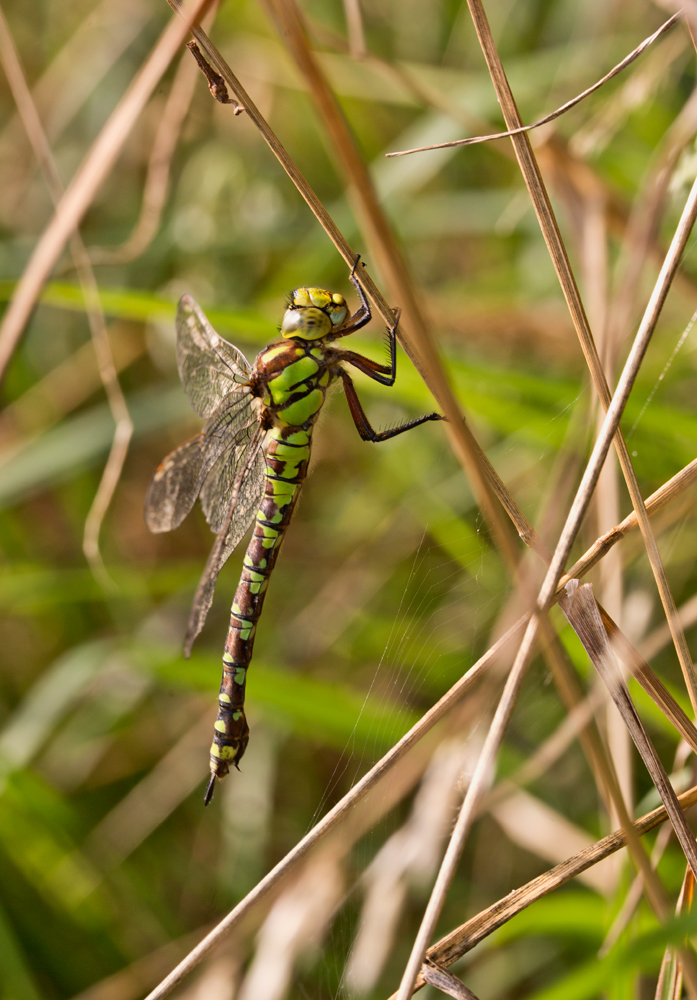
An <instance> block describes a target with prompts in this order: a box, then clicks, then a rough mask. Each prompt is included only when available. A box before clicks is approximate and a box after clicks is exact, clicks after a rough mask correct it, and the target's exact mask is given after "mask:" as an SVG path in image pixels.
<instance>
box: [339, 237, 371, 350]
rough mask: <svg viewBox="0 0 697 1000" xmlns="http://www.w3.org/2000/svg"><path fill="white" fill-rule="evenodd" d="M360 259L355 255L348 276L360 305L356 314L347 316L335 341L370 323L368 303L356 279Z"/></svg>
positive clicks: (358, 255)
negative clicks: (344, 324)
mask: <svg viewBox="0 0 697 1000" xmlns="http://www.w3.org/2000/svg"><path fill="white" fill-rule="evenodd" d="M360 259H361V255H360V254H359V253H358V254H356V259H355V260H354V262H353V267H352V268H351V273H350V274H349V281H350V282H351V284H352V285H353V287H354V288H355V289H356V292H357V293H358V298H359V299H360V300H361V304H360V306H359V307H358V309H357V310H356V312H355V313H354V314H353V316H349V318H348V320H347V322H346V326H345V327H344V328H343V329H342V330H339V332H338V333H337V334H336V338H337V339H338V338H339V337H346V336H348V334H349V333H355V332H356V330H360V329H361V327H364V326H366V324H367V323H370V321H371V319H372V318H373V314H372V312H371V311H370V303H369V302H368V299H367V298H366V295H365V292H364V291H363V287H362V285H361V284H360V282H359V281H358V278H357V277H356V268H357V267H358V261H359V260H360Z"/></svg>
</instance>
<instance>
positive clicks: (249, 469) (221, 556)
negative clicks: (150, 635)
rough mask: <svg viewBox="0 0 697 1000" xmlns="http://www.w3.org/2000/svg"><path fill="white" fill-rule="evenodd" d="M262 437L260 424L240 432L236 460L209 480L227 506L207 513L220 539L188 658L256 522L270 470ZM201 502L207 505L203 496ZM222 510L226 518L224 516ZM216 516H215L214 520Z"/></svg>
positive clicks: (193, 621) (199, 599) (194, 617)
mask: <svg viewBox="0 0 697 1000" xmlns="http://www.w3.org/2000/svg"><path fill="white" fill-rule="evenodd" d="M261 437H262V432H261V430H260V428H259V426H258V424H257V425H256V427H247V428H245V429H244V430H243V431H240V433H239V434H238V439H237V443H236V447H235V455H234V456H231V457H232V458H233V459H235V461H234V462H233V461H229V460H228V461H227V462H223V461H222V456H221V460H219V461H217V462H216V463H215V464H214V466H213V467H212V469H211V470H210V472H209V476H208V479H207V480H206V483H205V486H204V490H208V491H209V492H210V495H211V496H215V497H219V498H220V497H222V498H224V499H225V500H226V503H224V504H217V503H216V504H215V505H214V506H213V508H212V511H211V514H212V516H211V517H208V514H206V517H207V518H208V523H209V524H210V525H211V527H212V528H213V530H216V527H215V526H214V525H218V527H217V533H218V537H217V538H216V540H215V545H214V546H213V549H212V551H211V554H210V556H209V557H208V562H207V563H206V568H205V569H204V571H203V574H202V576H201V579H200V581H199V585H198V588H197V590H196V595H195V597H194V601H193V604H192V606H191V614H190V615H189V624H188V627H187V631H186V639H185V640H184V655H185V656H187V657H188V656H189V654H190V653H191V647H192V646H193V643H194V640H195V639H196V636H197V635H198V634H199V632H200V631H201V629H202V628H203V626H204V624H205V621H206V618H207V617H208V612H209V610H210V607H211V604H212V603H213V592H214V590H215V585H216V582H217V579H218V574H219V573H220V570H221V569H222V568H223V566H224V565H225V563H226V561H227V559H228V558H229V556H230V555H231V554H232V552H233V551H234V549H235V548H236V546H237V545H238V543H239V541H240V539H241V538H242V536H243V535H244V533H245V531H246V530H247V528H248V527H249V525H250V523H251V521H252V520H253V518H254V514H255V513H256V510H257V508H258V506H259V503H260V501H261V497H262V495H263V493H264V480H265V478H266V469H265V465H264V453H263V451H262V450H261ZM235 469H236V471H235ZM231 470H232V472H231ZM201 501H202V503H203V502H204V497H203V493H202V495H201ZM221 508H222V511H223V516H222V517H220V511H221ZM204 510H205V506H204ZM213 515H215V517H214V520H213V519H212V517H213Z"/></svg>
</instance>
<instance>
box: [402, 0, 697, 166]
mask: <svg viewBox="0 0 697 1000" xmlns="http://www.w3.org/2000/svg"><path fill="white" fill-rule="evenodd" d="M681 17H682V12H680V13H678V14H673V16H672V17H670V18H668V20H667V21H664V22H663V24H662V25H661V27H660V28H659V29H658V30H657V31H654V33H653V34H652V35H649V37H648V38H645V39H644V41H643V42H642V43H641V45H638V46H637V47H636V48H635V49H634V50H633V51H632V52H630V53H629V55H627V56H625V57H624V59H622V61H621V62H619V63H617V65H616V66H614V67H613V68H612V69H611V70H610V72H609V73H606V74H605V76H604V77H602V78H601V79H600V80H598V81H597V82H596V83H594V84H593V85H592V86H591V87H588V88H587V89H586V90H584V91H583V92H582V93H580V94H577V95H576V97H572V98H571V100H570V101H567V102H566V103H565V104H562V105H561V107H559V108H557V110H556V111H552V112H550V114H548V115H545V116H544V118H539V119H538V120H537V121H536V122H533V123H532V125H519V126H517V127H516V128H513V129H509V130H508V131H506V132H495V133H494V134H492V135H476V136H472V137H471V138H469V139H454V140H453V141H452V142H435V143H432V144H431V145H430V146H415V147H414V148H413V149H400V150H397V151H395V152H393V153H386V154H385V155H386V156H408V155H409V154H410V153H425V152H427V151H428V150H430V149H452V148H453V147H454V146H474V145H475V144H476V143H479V142H491V141H492V140H493V139H507V138H508V137H509V136H513V135H521V134H522V133H523V132H531V131H532V130H533V129H535V128H539V127H540V125H548V124H549V123H550V122H553V121H554V120H555V119H556V118H560V117H561V116H562V115H563V114H566V112H567V111H570V110H571V109H572V108H575V107H576V105H577V104H580V103H581V101H583V100H585V98H586V97H590V95H591V94H594V93H595V91H596V90H599V89H600V88H601V87H603V86H604V85H605V84H606V83H609V82H610V80H612V79H613V77H615V76H617V75H618V73H621V72H622V70H623V69H626V68H627V66H630V65H631V64H632V63H633V62H634V60H635V59H638V57H639V56H640V55H641V54H642V52H645V51H646V49H648V47H649V46H650V45H653V43H654V42H655V41H657V40H658V39H659V38H660V37H661V35H663V34H665V32H666V31H668V30H669V29H670V28H672V27H673V26H674V25H675V24H677V22H678V21H679V20H680V18H681Z"/></svg>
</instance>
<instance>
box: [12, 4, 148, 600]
mask: <svg viewBox="0 0 697 1000" xmlns="http://www.w3.org/2000/svg"><path fill="white" fill-rule="evenodd" d="M0 60H1V61H2V65H3V69H4V70H5V74H6V76H7V79H8V82H9V84H10V89H11V90H12V94H13V97H14V99H15V104H16V105H17V110H18V112H19V115H20V118H21V120H22V122H23V124H24V127H25V130H26V133H27V136H28V138H29V141H30V142H31V145H32V148H33V150H34V153H35V155H36V158H37V160H38V162H39V164H40V166H41V169H42V171H43V174H44V177H45V180H46V184H47V186H48V189H49V192H50V194H51V198H52V200H53V204H54V206H55V207H56V209H57V208H58V205H59V203H60V200H61V198H62V197H63V194H64V189H63V184H62V182H61V179H60V174H59V172H58V168H57V166H56V163H55V161H54V159H53V155H52V153H51V149H50V146H49V143H48V139H47V138H46V134H45V132H44V130H43V127H42V125H41V120H40V119H39V115H38V112H37V110H36V105H35V104H34V101H33V99H32V96H31V91H30V90H29V87H28V86H27V82H26V79H25V76H24V72H23V70H22V66H21V63H20V61H19V55H18V53H17V50H16V48H15V45H14V41H13V39H12V35H11V33H10V30H9V27H8V24H7V21H6V20H5V15H4V13H3V11H2V9H1V8H0ZM70 249H71V253H72V256H73V260H74V261H75V267H76V269H77V273H78V277H79V280H80V285H81V287H82V291H83V295H84V297H85V305H86V310H87V318H88V321H89V326H90V332H91V334H92V343H93V346H94V351H95V354H96V356H97V365H98V368H99V376H100V378H101V381H102V385H103V386H104V391H105V393H106V397H107V400H108V403H109V408H110V410H111V414H112V416H113V418H114V423H115V424H116V427H115V430H114V438H113V441H112V445H111V449H110V451H109V457H108V459H107V463H106V466H105V467H104V472H103V473H102V478H101V480H100V483H99V486H98V488H97V493H96V495H95V498H94V500H93V502H92V506H91V507H90V510H89V513H88V515H87V519H86V521H85V531H84V537H83V550H84V553H85V556H86V558H87V561H88V562H89V564H90V566H91V568H92V572H93V573H94V574H95V576H96V577H97V579H98V580H99V581H100V582H101V583H102V585H103V586H107V587H112V588H113V583H112V581H111V578H110V577H109V575H108V573H107V571H106V568H105V566H104V562H103V560H102V556H101V553H100V551H99V531H100V528H101V525H102V521H103V520H104V515H105V514H106V511H107V509H108V507H109V504H110V503H111V499H112V497H113V495H114V491H115V489H116V486H117V484H118V481H119V478H120V476H121V470H122V469H123V463H124V462H125V461H126V455H127V453H128V445H129V443H130V440H131V436H132V434H133V422H132V420H131V416H130V414H129V412H128V406H127V405H126V400H125V397H124V395H123V392H122V391H121V385H120V384H119V379H118V375H117V374H116V367H115V365H114V358H113V356H112V353H111V346H110V344H109V337H108V335H107V331H106V322H105V319H104V313H103V311H102V306H101V302H100V299H99V287H98V285H97V279H96V278H95V275H94V271H93V270H92V266H91V264H90V261H89V256H88V254H87V250H86V249H85V245H84V243H83V242H82V238H81V236H80V233H79V232H78V230H77V229H76V230H75V232H74V233H73V235H72V236H71V238H70Z"/></svg>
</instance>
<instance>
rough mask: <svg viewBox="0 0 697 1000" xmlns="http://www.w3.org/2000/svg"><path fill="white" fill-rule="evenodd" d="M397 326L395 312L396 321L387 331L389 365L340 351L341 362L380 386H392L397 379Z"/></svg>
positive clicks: (360, 355) (353, 352)
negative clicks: (344, 362) (346, 363)
mask: <svg viewBox="0 0 697 1000" xmlns="http://www.w3.org/2000/svg"><path fill="white" fill-rule="evenodd" d="M398 326H399V311H398V312H397V319H396V320H395V322H394V323H393V324H392V326H391V327H390V329H389V330H388V331H387V342H388V344H389V350H390V363H389V365H379V364H378V363H377V361H371V359H370V358H365V357H363V355H362V354H356V352H355V351H341V354H340V359H341V361H346V362H348V364H350V365H353V367H354V368H357V369H358V370H359V372H363V374H364V375H367V376H368V378H372V379H373V381H374V382H379V383H380V385H389V386H392V385H394V383H395V379H396V378H397V327H398Z"/></svg>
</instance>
